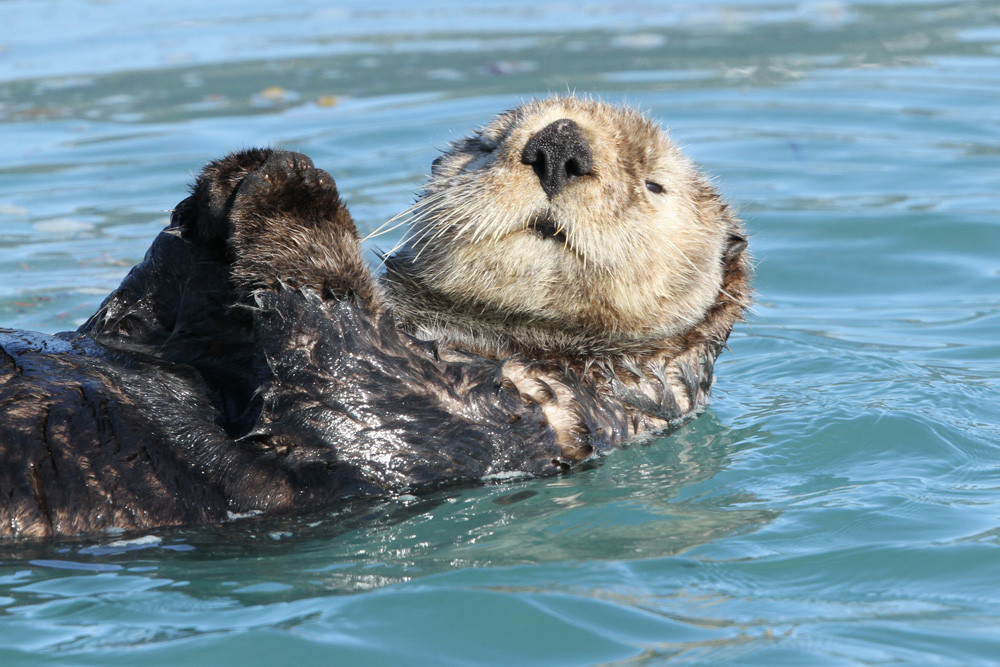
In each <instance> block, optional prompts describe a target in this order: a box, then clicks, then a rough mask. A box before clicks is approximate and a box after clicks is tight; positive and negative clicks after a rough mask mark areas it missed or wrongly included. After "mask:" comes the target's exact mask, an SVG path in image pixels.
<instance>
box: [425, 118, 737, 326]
mask: <svg viewBox="0 0 1000 667" xmlns="http://www.w3.org/2000/svg"><path fill="white" fill-rule="evenodd" d="M562 118H569V119H572V120H573V121H575V122H576V123H577V124H578V125H579V128H580V130H581V133H582V135H583V137H584V138H585V139H586V141H587V142H588V144H589V147H590V151H591V155H592V160H593V170H592V174H587V175H583V176H579V177H577V178H576V179H574V180H573V181H572V182H570V183H569V184H568V185H567V186H566V187H565V189H564V190H562V191H561V192H559V193H558V194H556V195H554V196H553V198H552V199H551V201H550V200H549V198H548V197H547V196H546V193H545V191H544V190H543V189H542V187H541V185H540V183H539V179H538V177H537V176H536V174H535V172H534V171H533V169H532V167H531V166H530V165H526V164H522V159H521V155H522V151H523V149H524V146H525V144H526V142H527V141H528V140H529V139H530V138H531V137H532V136H533V135H535V134H536V133H537V132H538V131H540V130H542V129H543V128H545V127H546V126H548V125H549V124H550V123H552V122H554V121H556V120H559V119H562ZM648 183H653V184H658V185H659V186H661V187H662V192H659V193H657V192H654V191H651V189H650V186H647V184H648ZM652 189H653V190H656V188H655V186H652ZM414 210H415V216H414V222H413V225H412V229H411V232H410V234H409V236H408V241H407V245H408V246H409V247H410V248H411V249H412V251H413V252H414V254H415V256H416V257H417V259H416V261H415V268H416V269H417V270H418V272H419V274H420V276H421V279H422V281H423V282H424V284H425V285H426V286H427V287H428V288H430V289H432V290H433V291H435V292H438V293H439V294H442V295H444V296H445V297H446V298H448V299H449V300H451V301H453V302H455V303H456V304H460V305H461V307H462V308H463V309H464V310H466V312H483V313H489V314H490V315H491V316H497V315H499V316H501V317H511V318H516V319H518V320H520V321H524V320H525V319H527V320H531V321H539V322H547V323H554V324H556V325H557V326H568V327H572V328H579V329H586V330H590V331H593V332H594V333H597V334H598V335H600V336H606V337H607V338H608V339H609V340H614V339H624V340H650V339H660V338H666V337H669V336H671V335H674V334H677V333H679V332H682V331H683V330H685V329H686V328H688V327H690V326H692V325H693V324H695V323H697V322H698V321H699V320H700V319H701V318H702V317H703V316H704V314H705V312H706V310H707V309H708V308H709V306H710V305H711V304H712V303H713V301H714V300H715V298H716V296H717V294H718V292H719V289H720V287H719V286H720V282H721V273H722V262H721V257H722V252H723V245H724V243H725V239H726V232H727V230H726V222H725V221H724V220H723V219H722V216H721V215H720V214H719V210H720V209H719V203H718V201H717V197H716V195H715V191H714V189H713V188H712V187H711V186H710V185H709V184H708V183H707V181H706V180H705V178H704V177H703V176H702V175H701V174H700V173H699V172H698V171H697V170H696V169H695V168H694V166H693V165H692V164H691V163H690V162H689V161H688V160H687V159H686V158H685V157H684V156H683V155H682V154H681V153H680V151H679V150H678V148H677V147H676V146H675V145H674V144H673V142H671V140H670V139H669V138H668V137H667V135H666V133H665V132H664V131H663V130H662V129H660V128H659V127H658V126H657V125H655V124H654V123H653V122H651V121H650V120H648V119H647V118H645V117H644V116H642V115H641V114H639V113H637V112H635V111H632V110H630V109H625V108H620V107H614V106H610V105H607V104H603V103H600V102H594V101H589V100H580V99H576V98H568V99H547V100H541V101H535V102H531V103H528V104H525V105H523V106H521V107H518V108H516V109H514V110H512V111H509V112H507V113H505V114H503V115H501V116H499V117H498V118H496V119H495V120H493V121H492V122H491V123H489V124H488V125H487V126H485V127H484V128H483V129H482V130H481V131H480V132H478V133H476V134H474V135H473V136H471V137H469V138H467V139H464V140H462V141H459V142H457V143H456V144H455V145H453V146H452V147H451V149H450V150H448V151H447V152H446V153H445V154H444V155H442V156H441V157H440V158H439V159H438V160H436V161H435V165H434V171H433V175H432V178H431V180H430V182H429V183H428V185H427V187H426V189H425V191H424V194H423V195H422V198H421V200H420V201H419V202H418V203H417V205H416V206H415V208H414ZM541 219H547V220H549V221H551V222H552V223H554V224H555V226H556V227H557V228H559V229H560V230H561V231H562V233H563V234H564V235H565V241H564V242H563V241H562V240H558V239H555V238H552V237H551V236H550V237H549V238H543V237H542V236H541V235H539V234H538V233H536V231H535V230H534V228H533V227H532V226H531V223H532V221H533V220H541Z"/></svg>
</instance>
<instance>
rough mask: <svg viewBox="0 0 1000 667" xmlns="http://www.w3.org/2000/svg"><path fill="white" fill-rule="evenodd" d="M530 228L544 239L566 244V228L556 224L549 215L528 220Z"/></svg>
mask: <svg viewBox="0 0 1000 667" xmlns="http://www.w3.org/2000/svg"><path fill="white" fill-rule="evenodd" d="M528 229H529V230H531V231H532V232H534V234H535V236H537V237H538V238H540V239H543V240H552V241H556V242H557V243H561V244H563V245H566V230H564V229H562V228H560V227H559V226H558V225H556V223H555V221H553V220H552V218H551V217H550V216H548V215H540V216H536V217H534V218H532V219H531V220H530V221H529V222H528Z"/></svg>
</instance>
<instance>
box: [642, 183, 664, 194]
mask: <svg viewBox="0 0 1000 667" xmlns="http://www.w3.org/2000/svg"><path fill="white" fill-rule="evenodd" d="M646 189H647V190H649V191H650V192H652V193H653V194H654V195H662V194H663V193H664V192H666V189H665V188H664V187H663V186H662V185H660V184H659V183H654V182H653V181H646Z"/></svg>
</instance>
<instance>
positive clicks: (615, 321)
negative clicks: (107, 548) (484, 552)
mask: <svg viewBox="0 0 1000 667" xmlns="http://www.w3.org/2000/svg"><path fill="white" fill-rule="evenodd" d="M410 215H411V217H412V227H411V230H410V232H409V233H408V234H407V236H406V239H405V242H404V244H403V245H402V246H401V247H400V248H398V249H396V250H395V251H394V252H392V253H390V254H389V255H388V256H387V257H386V259H385V266H386V270H385V273H384V275H383V276H382V277H381V278H380V279H376V278H375V277H373V275H372V272H371V270H370V269H369V267H368V266H367V265H366V264H365V262H364V260H363V258H362V254H361V250H360V242H359V237H358V233H357V231H356V228H355V226H354V223H353V221H352V219H351V217H350V214H349V213H348V211H347V209H346V207H345V206H344V205H343V203H342V202H341V200H340V198H339V195H338V192H337V189H336V186H335V184H334V182H333V179H332V178H331V177H330V176H329V174H327V173H326V172H324V171H322V170H320V169H317V168H316V167H315V166H314V165H313V163H312V162H311V160H309V158H307V157H305V156H303V155H300V154H296V153H288V152H283V151H276V150H269V149H253V150H248V151H243V152H239V153H235V154H233V155H230V156H228V157H226V158H223V159H221V160H218V161H216V162H212V163H210V164H209V165H208V166H207V167H205V169H204V170H203V171H202V173H201V175H200V176H199V178H198V179H197V181H196V183H195V185H194V187H193V189H192V192H191V195H190V196H189V197H188V198H186V199H185V200H184V201H182V202H181V203H180V204H179V205H178V206H177V207H176V209H175V210H174V212H173V215H172V218H171V224H170V225H169V226H168V227H167V228H166V229H165V230H164V231H163V232H162V233H161V234H160V235H159V236H158V237H157V238H156V239H155V241H154V242H153V245H152V247H151V248H150V250H149V251H148V253H147V255H146V257H145V259H144V260H143V262H142V263H141V264H139V265H138V266H136V267H135V268H133V269H132V271H131V272H130V273H129V275H128V276H126V278H125V279H124V281H123V282H122V284H121V286H120V287H119V288H118V289H117V290H116V291H115V292H113V293H112V294H111V295H110V296H109V297H108V298H107V300H106V301H105V302H104V303H103V304H102V306H101V307H100V309H99V310H98V312H97V313H96V314H95V315H94V316H92V317H91V318H90V319H89V320H88V321H87V322H86V323H85V324H84V325H83V326H82V327H81V328H80V329H79V330H78V331H76V332H67V333H62V334H57V335H55V336H46V335H42V334H37V333H32V332H22V331H12V330H0V535H7V536H18V537H43V536H51V535H69V534H78V533H85V532H89V531H98V530H102V529H111V528H114V529H126V530H129V529H142V528H151V527H155V526H165V525H178V524H190V523H213V522H219V521H223V520H225V519H227V517H230V516H233V515H242V514H246V513H258V514H280V513H289V512H294V511H301V510H304V509H307V508H313V507H317V506H321V505H324V504H328V503H331V502H333V501H336V500H338V499H342V498H347V497H352V496H365V495H368V496H378V495H386V494H391V493H396V492H399V491H402V490H410V491H415V490H419V489H422V488H429V487H433V486H438V485H441V484H453V483H469V482H473V481H477V480H483V479H485V478H489V477H498V476H505V475H510V474H521V475H523V474H528V475H548V474H554V473H557V472H560V471H563V470H566V469H567V468H569V467H571V466H572V465H573V464H574V463H576V462H579V461H581V460H583V459H586V458H588V457H591V456H593V455H594V454H595V453H596V454H600V453H603V452H606V451H607V450H608V449H610V448H611V447H614V446H615V445H618V444H621V443H622V442H624V441H626V440H627V439H628V438H630V437H632V436H634V435H636V434H637V433H641V432H644V431H649V430H651V429H658V428H662V427H664V426H667V425H669V424H672V423H674V422H676V421H677V420H679V419H682V418H683V417H685V416H687V415H690V414H692V413H694V412H696V411H697V410H699V409H700V408H701V407H702V406H703V405H704V404H705V402H706V400H707V396H708V392H709V390H710V387H711V384H712V369H713V364H714V361H715V358H716V356H717V355H718V354H719V352H720V350H721V349H722V347H723V346H724V344H725V341H726V339H727V337H728V335H729V332H730V330H731V329H732V326H733V324H734V323H735V322H736V321H737V320H738V319H739V318H740V317H741V315H742V313H743V311H744V308H745V306H746V303H747V300H748V299H749V272H750V270H749V261H748V258H747V255H746V252H745V248H746V238H745V236H744V233H743V231H742V228H741V225H740V223H739V221H738V220H737V219H736V217H735V216H733V215H732V214H731V212H730V211H729V209H728V208H727V207H726V206H725V205H724V204H723V203H722V202H721V201H720V199H719V196H718V194H717V192H716V190H715V189H714V188H713V187H712V186H711V184H710V183H709V181H707V179H706V178H705V177H703V176H702V175H701V174H700V173H699V172H698V171H697V169H696V168H695V167H694V166H693V165H692V164H691V163H690V162H688V161H687V160H686V159H685V158H684V157H683V156H681V154H680V153H679V151H678V150H677V149H676V147H675V146H674V145H673V144H672V143H671V142H670V140H669V139H668V138H667V136H666V134H665V133H664V132H663V131H662V130H661V129H660V128H658V127H657V126H656V125H655V124H653V123H652V122H651V121H649V120H647V119H646V118H644V117H643V116H641V115H640V114H638V113H636V112H634V111H630V110H627V109H623V108H618V107H613V106H610V105H606V104H603V103H599V102H594V101H586V100H579V99H576V98H553V99H548V100H542V101H537V102H532V103H529V104H526V105H523V106H521V107H518V108H516V109H514V110H512V111H509V112H507V113H505V114H503V115H501V116H500V117H498V118H497V119H496V120H495V121H493V122H492V123H490V124H489V125H487V126H486V127H484V128H483V129H482V130H480V131H478V132H476V133H474V134H473V135H472V136H470V137H469V138H467V139H464V140H462V141H459V142H457V143H455V144H454V145H452V146H451V147H450V148H449V149H448V150H447V151H446V152H445V153H444V155H442V156H441V157H440V158H438V160H436V161H435V164H434V167H433V171H432V175H431V178H430V180H429V182H428V183H427V185H426V186H425V188H424V191H423V193H422V194H421V196H420V198H419V199H418V200H417V202H416V204H415V205H414V206H413V207H412V208H411V211H410Z"/></svg>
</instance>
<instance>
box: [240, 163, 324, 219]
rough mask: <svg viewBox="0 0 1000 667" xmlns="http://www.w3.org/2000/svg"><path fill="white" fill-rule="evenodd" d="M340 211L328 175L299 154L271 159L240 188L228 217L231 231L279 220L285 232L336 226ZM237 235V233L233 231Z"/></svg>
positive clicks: (247, 178)
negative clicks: (230, 221) (235, 228)
mask: <svg viewBox="0 0 1000 667" xmlns="http://www.w3.org/2000/svg"><path fill="white" fill-rule="evenodd" d="M341 208H342V204H341V203H340V197H339V196H338V194H337V185H336V183H335V182H334V180H333V177H332V176H330V174H328V173H326V172H325V171H323V170H322V169H317V168H316V167H315V165H314V164H313V161H312V160H311V159H309V158H308V157H307V156H305V155H303V154H301V153H292V152H289V151H282V152H277V153H274V154H273V155H271V157H270V158H268V160H267V161H266V162H264V164H262V165H261V166H260V168H258V169H257V170H256V171H254V172H253V173H251V174H249V175H248V176H247V177H246V179H244V181H243V183H242V184H241V185H240V187H239V191H238V192H237V194H236V199H235V200H234V202H233V208H232V211H231V213H230V217H231V219H232V222H233V224H234V227H237V228H238V227H239V226H241V225H250V226H251V227H253V226H255V225H254V223H253V219H258V220H261V219H262V220H266V221H269V223H270V224H271V225H272V226H273V221H275V220H278V219H281V220H282V223H283V226H284V227H285V228H286V229H289V230H290V229H293V228H295V227H306V228H316V227H321V226H323V225H326V224H330V223H335V222H336V220H335V218H336V215H335V214H336V212H337V211H338V210H339V209H341ZM234 231H236V230H234Z"/></svg>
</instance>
